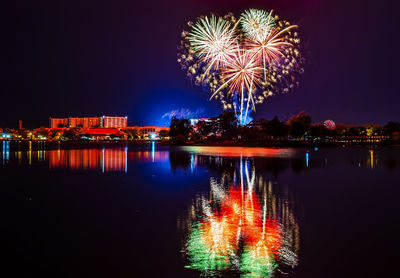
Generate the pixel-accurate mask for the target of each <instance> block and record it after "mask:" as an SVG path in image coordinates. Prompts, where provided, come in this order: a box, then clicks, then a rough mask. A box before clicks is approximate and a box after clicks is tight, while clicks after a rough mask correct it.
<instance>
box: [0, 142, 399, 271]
mask: <svg viewBox="0 0 400 278" xmlns="http://www.w3.org/2000/svg"><path fill="white" fill-rule="evenodd" d="M0 146H1V148H0V177H1V189H0V190H1V196H2V216H3V217H2V221H1V222H0V223H1V224H0V225H1V227H0V228H1V231H2V232H1V233H2V242H3V244H2V250H3V255H4V256H3V257H5V258H6V260H5V261H4V262H3V263H4V267H3V268H2V271H4V272H9V271H11V273H13V274H14V275H13V276H19V277H21V275H23V276H27V275H36V274H39V275H41V276H42V277H77V276H78V277H81V276H85V277H96V276H97V277H199V276H205V277H376V276H378V277H393V275H395V274H396V270H397V265H396V263H397V260H396V257H397V253H398V252H397V250H398V247H399V244H398V242H399V240H398V233H397V232H398V227H399V225H398V223H399V221H398V212H399V207H400V205H399V202H398V196H399V193H400V189H399V186H400V182H399V181H400V148H396V147H371V148H368V147H351V148H324V149H277V148H242V147H168V146H160V145H157V144H154V143H149V144H143V145H127V144H118V145H104V146H98V147H96V148H86V149H62V148H61V147H60V148H59V149H54V150H46V148H45V146H36V145H35V146H33V147H32V146H30V147H29V146H25V145H21V144H13V143H8V142H0Z"/></svg>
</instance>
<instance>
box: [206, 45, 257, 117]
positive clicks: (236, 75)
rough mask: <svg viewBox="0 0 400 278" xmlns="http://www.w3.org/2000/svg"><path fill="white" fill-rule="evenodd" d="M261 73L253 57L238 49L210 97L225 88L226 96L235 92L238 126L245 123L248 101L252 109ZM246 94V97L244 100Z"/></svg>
mask: <svg viewBox="0 0 400 278" xmlns="http://www.w3.org/2000/svg"><path fill="white" fill-rule="evenodd" d="M261 71H262V68H261V67H259V65H258V63H257V62H256V60H255V59H254V55H252V54H251V53H250V52H248V51H245V50H241V49H239V48H238V49H237V51H236V53H235V55H234V57H233V58H232V61H231V62H230V63H228V64H227V66H226V68H224V69H223V70H222V80H223V82H224V83H223V84H222V85H221V86H220V87H219V88H218V89H217V90H216V91H215V92H214V94H213V95H212V96H211V98H212V97H213V96H214V95H216V94H217V93H218V92H219V91H220V90H222V89H223V88H225V87H227V88H228V89H227V93H228V94H231V95H233V94H235V92H237V93H238V96H239V97H240V124H243V123H244V122H246V116H247V111H248V108H249V104H250V101H252V104H253V107H254V100H253V97H252V94H253V92H254V91H255V87H256V85H257V84H258V83H259V80H260V76H261ZM246 92H247V97H246V98H245V93H246ZM245 100H247V104H246V113H244V115H243V111H244V101H245Z"/></svg>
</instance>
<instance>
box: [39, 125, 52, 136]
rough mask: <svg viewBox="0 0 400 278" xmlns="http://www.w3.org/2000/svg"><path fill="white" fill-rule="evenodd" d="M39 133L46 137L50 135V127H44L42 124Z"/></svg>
mask: <svg viewBox="0 0 400 278" xmlns="http://www.w3.org/2000/svg"><path fill="white" fill-rule="evenodd" d="M38 133H39V135H40V136H42V137H46V138H47V137H49V134H50V132H49V129H48V128H46V127H44V126H41V127H40V128H39V132H38Z"/></svg>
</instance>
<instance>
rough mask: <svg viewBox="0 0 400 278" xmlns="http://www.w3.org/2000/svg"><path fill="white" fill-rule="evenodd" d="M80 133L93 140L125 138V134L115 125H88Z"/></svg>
mask: <svg viewBox="0 0 400 278" xmlns="http://www.w3.org/2000/svg"><path fill="white" fill-rule="evenodd" d="M81 135H83V136H86V137H88V138H93V139H95V140H109V139H113V138H116V137H118V138H120V139H126V137H127V136H126V134H125V133H124V132H122V131H120V130H119V129H117V128H115V127H102V128H96V127H90V128H88V129H85V130H84V131H82V132H81Z"/></svg>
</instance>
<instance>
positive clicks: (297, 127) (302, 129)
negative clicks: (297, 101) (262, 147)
mask: <svg viewBox="0 0 400 278" xmlns="http://www.w3.org/2000/svg"><path fill="white" fill-rule="evenodd" d="M311 122H312V119H311V117H310V116H309V115H308V114H307V113H305V112H304V111H301V112H300V113H299V114H297V115H293V116H292V117H290V119H289V121H288V126H289V131H290V135H291V136H292V137H294V138H298V137H303V136H304V135H305V134H306V132H308V130H309V129H310V127H311Z"/></svg>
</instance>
